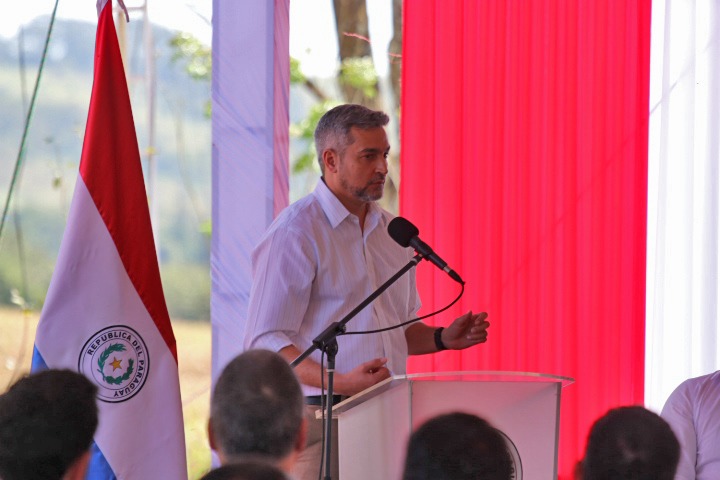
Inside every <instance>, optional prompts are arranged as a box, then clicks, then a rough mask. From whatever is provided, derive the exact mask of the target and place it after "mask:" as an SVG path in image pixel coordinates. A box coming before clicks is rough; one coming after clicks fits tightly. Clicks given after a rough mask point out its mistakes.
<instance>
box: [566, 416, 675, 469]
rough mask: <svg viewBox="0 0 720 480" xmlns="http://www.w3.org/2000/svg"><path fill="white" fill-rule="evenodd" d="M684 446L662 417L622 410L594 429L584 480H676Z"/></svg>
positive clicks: (590, 439) (599, 423) (583, 467)
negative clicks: (676, 471) (681, 449)
mask: <svg viewBox="0 0 720 480" xmlns="http://www.w3.org/2000/svg"><path fill="white" fill-rule="evenodd" d="M679 458H680V444H679V443H678V441H677V438H675V434H674V433H673V431H672V429H671V428H670V426H669V425H668V424H667V422H666V421H665V420H663V419H662V418H660V416H659V415H657V414H655V413H653V412H651V411H650V410H648V409H646V408H644V407H640V406H628V407H618V408H614V409H611V410H610V411H608V412H607V413H606V414H605V415H603V416H602V417H600V418H599V419H598V420H597V421H596V422H595V423H594V424H593V426H592V428H591V429H590V434H589V435H588V441H587V448H586V450H585V458H584V460H583V461H582V464H581V466H579V468H578V471H577V472H576V476H579V477H580V478H582V480H672V479H673V477H674V476H675V470H676V469H677V465H678V459H679Z"/></svg>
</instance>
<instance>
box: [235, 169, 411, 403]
mask: <svg viewBox="0 0 720 480" xmlns="http://www.w3.org/2000/svg"><path fill="white" fill-rule="evenodd" d="M390 220H392V215H391V214H390V213H389V212H387V211H385V210H383V209H382V208H380V207H379V206H378V205H377V204H375V203H371V204H370V205H369V210H368V213H367V216H366V218H365V226H364V230H362V231H361V229H360V223H359V219H358V217H357V216H355V215H352V214H351V213H350V212H349V211H348V210H347V209H346V208H345V207H344V206H343V204H342V203H341V202H340V201H339V200H338V199H337V197H335V195H334V194H333V193H332V192H331V191H330V189H329V188H328V187H327V186H326V185H325V183H324V182H323V181H322V180H320V181H319V182H318V184H317V187H316V188H315V190H314V191H313V193H312V194H310V195H308V196H306V197H304V198H302V199H300V200H298V201H297V202H295V203H293V204H292V205H290V206H289V207H287V208H286V209H285V210H283V211H282V212H281V213H280V215H279V216H278V218H277V219H275V221H274V222H273V223H272V225H270V227H269V228H268V231H267V232H266V233H265V234H264V235H263V237H262V239H261V240H260V243H259V244H258V246H257V247H256V248H255V250H254V251H253V254H252V272H253V285H252V289H251V291H250V300H249V306H248V318H247V322H246V325H245V345H244V346H245V349H249V348H264V349H268V350H274V351H279V350H281V349H283V348H284V347H287V346H289V345H291V344H292V345H295V346H296V347H297V348H298V349H300V351H301V352H304V351H305V350H306V349H307V348H309V347H310V346H311V345H312V340H313V339H314V338H315V337H316V336H317V335H318V334H319V333H321V332H322V331H323V330H324V329H325V328H326V327H327V326H328V325H329V324H330V323H331V322H335V321H340V320H342V319H343V317H345V315H346V314H348V313H349V312H350V311H352V310H353V309H354V308H355V307H357V306H358V305H359V304H360V303H362V302H363V300H365V299H366V298H367V297H368V296H369V295H370V294H371V293H372V292H374V291H375V290H376V289H377V288H378V287H380V286H381V285H382V284H383V283H385V281H387V280H388V279H389V278H390V277H392V276H393V275H394V274H395V273H397V272H398V271H399V270H401V269H402V267H404V266H405V265H406V264H407V263H408V262H409V261H410V260H411V259H412V257H413V250H412V249H410V248H403V247H401V246H400V245H398V244H397V243H396V242H395V241H394V240H393V239H392V238H390V236H389V235H388V233H387V225H388V223H389V222H390ZM419 309H420V299H419V297H418V294H417V289H416V286H415V270H414V268H413V269H411V270H410V271H408V272H407V273H405V274H404V275H403V276H402V277H400V278H399V279H398V280H397V281H396V282H395V283H393V284H392V285H391V286H390V287H389V288H388V289H387V290H385V292H384V293H382V294H381V295H380V296H379V297H378V298H376V299H375V300H374V301H373V302H372V303H371V304H370V305H368V306H367V307H365V308H364V309H363V310H361V311H360V312H359V313H358V314H357V315H356V316H355V317H353V318H352V319H351V320H350V321H349V322H348V324H347V331H349V332H350V331H362V330H375V329H379V328H383V327H388V326H391V325H396V324H398V323H401V322H404V321H406V320H409V319H411V318H415V316H416V315H417V312H418V310H419ZM406 328H407V327H406ZM337 340H338V346H339V348H338V354H337V356H336V365H335V367H336V370H337V372H339V373H345V372H348V371H350V370H352V369H353V368H355V367H356V366H358V365H360V364H361V363H363V362H366V361H368V360H372V359H374V358H380V357H387V358H388V364H387V367H388V368H389V369H390V371H391V373H392V374H393V375H395V374H404V373H405V364H406V360H407V342H406V340H405V329H404V328H397V329H394V330H389V331H386V332H381V333H373V334H369V335H342V336H339V337H338V339H337ZM309 358H312V359H313V360H315V361H316V362H318V363H319V362H320V352H319V351H317V350H316V351H315V352H313V354H312V355H311V356H310V357H309ZM303 390H304V392H305V395H318V394H319V393H320V389H318V388H314V387H309V386H307V385H303Z"/></svg>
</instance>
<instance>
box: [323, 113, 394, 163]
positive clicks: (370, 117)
mask: <svg viewBox="0 0 720 480" xmlns="http://www.w3.org/2000/svg"><path fill="white" fill-rule="evenodd" d="M389 121H390V117H388V116H387V114H386V113H384V112H380V111H376V110H371V109H369V108H367V107H364V106H362V105H357V104H352V103H350V104H344V105H338V106H337V107H334V108H332V109H330V110H328V111H327V112H326V113H325V114H324V115H323V116H322V118H320V121H319V122H318V124H317V127H316V128H315V150H316V151H317V156H318V162H319V163H320V171H321V172H323V174H324V173H325V165H323V159H322V155H323V152H324V151H325V150H327V149H328V148H332V149H335V150H336V151H337V152H338V155H340V156H342V155H343V154H344V153H345V148H347V146H348V145H350V144H351V143H352V142H353V138H352V137H351V135H350V129H351V128H352V127H357V128H360V129H363V130H365V129H369V128H377V127H384V126H385V125H387V124H388V122H389Z"/></svg>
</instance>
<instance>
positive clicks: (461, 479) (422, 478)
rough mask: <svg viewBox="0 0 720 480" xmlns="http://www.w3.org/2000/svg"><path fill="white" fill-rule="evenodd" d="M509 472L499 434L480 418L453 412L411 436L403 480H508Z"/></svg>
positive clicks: (422, 427)
mask: <svg viewBox="0 0 720 480" xmlns="http://www.w3.org/2000/svg"><path fill="white" fill-rule="evenodd" d="M512 471H513V466H512V458H511V457H510V452H509V451H508V449H507V445H506V443H505V439H504V438H503V436H502V434H501V433H500V432H498V431H497V430H496V429H495V428H493V427H492V426H491V425H490V424H489V423H488V422H487V421H485V420H483V419H482V418H479V417H477V416H475V415H471V414H467V413H460V412H455V413H448V414H444V415H438V416H436V417H434V418H432V419H430V420H428V421H427V422H425V423H424V424H422V425H421V426H420V427H419V428H418V429H417V430H416V431H415V432H414V433H413V434H412V435H411V436H410V441H409V442H408V448H407V456H406V459H405V472H404V474H403V480H480V479H482V480H509V479H510V478H511V477H512Z"/></svg>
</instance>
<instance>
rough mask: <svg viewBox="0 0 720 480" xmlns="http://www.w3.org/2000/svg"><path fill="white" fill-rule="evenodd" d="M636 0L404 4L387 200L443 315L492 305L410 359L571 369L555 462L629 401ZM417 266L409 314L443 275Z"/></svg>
mask: <svg viewBox="0 0 720 480" xmlns="http://www.w3.org/2000/svg"><path fill="white" fill-rule="evenodd" d="M650 5H651V0H637V1H627V0H605V1H596V0H581V1H577V2H575V1H573V2H564V1H558V0H534V1H517V0H507V1H501V0H488V1H462V0H455V1H450V0H423V1H417V0H412V1H407V2H405V3H404V26H403V29H404V30H403V56H402V69H403V70H402V112H401V143H402V172H401V188H400V213H401V215H403V216H404V217H406V218H408V219H409V220H410V221H412V222H413V223H415V224H416V225H417V226H418V228H419V229H420V235H421V238H423V239H424V240H425V241H426V242H427V243H429V244H430V245H431V246H433V247H434V249H435V250H436V251H437V252H438V254H439V255H441V256H442V257H443V258H444V259H445V260H446V261H448V263H449V264H450V265H451V266H452V267H454V268H455V269H456V270H457V271H458V272H459V273H460V274H461V275H462V276H463V278H464V279H465V281H466V282H467V286H466V291H465V295H464V296H463V298H462V300H461V302H459V305H458V306H457V308H454V309H453V310H452V314H453V316H456V315H459V314H460V313H462V312H463V311H467V310H468V309H473V310H475V311H477V310H486V311H488V312H489V314H490V318H489V320H490V321H491V327H490V337H489V342H488V343H487V344H486V345H483V346H481V347H478V348H475V349H471V350H467V351H464V352H443V353H440V354H437V355H433V356H426V357H413V358H411V360H410V364H409V369H410V370H411V371H414V372H425V371H447V370H511V371H527V372H540V373H549V374H555V375H562V376H569V377H572V378H574V379H575V383H574V384H572V385H570V386H569V387H566V388H565V389H564V391H563V396H562V406H561V419H560V463H559V473H560V478H571V472H572V468H573V466H574V464H575V462H576V461H577V460H578V459H579V458H580V457H581V456H582V452H583V450H584V447H585V441H586V436H587V433H588V430H589V428H590V426H591V424H592V422H593V421H594V420H595V419H596V418H597V417H599V416H600V415H602V414H604V413H605V412H606V411H607V409H608V408H611V407H614V406H618V405H627V404H642V402H643V382H644V341H645V337H644V335H645V329H644V322H645V248H646V247H645V243H646V203H647V200H646V197H647V135H648V132H647V122H648V90H649V86H648V82H649V55H650ZM418 278H419V284H420V290H421V294H422V299H423V313H427V312H430V311H432V310H434V309H437V308H439V307H441V306H444V305H446V304H447V303H449V302H450V301H451V300H452V299H453V298H454V297H455V296H456V295H457V293H458V291H459V290H458V288H459V287H458V285H457V284H455V283H454V282H453V281H452V280H450V279H449V278H448V277H447V276H445V275H444V274H442V273H440V272H439V271H438V270H437V269H436V268H434V267H432V266H431V265H430V264H429V263H428V262H423V263H422V264H420V265H419V266H418ZM448 321H449V318H448V316H447V315H446V316H443V317H442V318H439V319H438V320H437V322H438V323H439V324H440V323H441V324H446V323H447V322H448ZM430 322H431V323H432V322H433V320H431V321H430ZM538 440H539V441H542V439H538Z"/></svg>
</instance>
